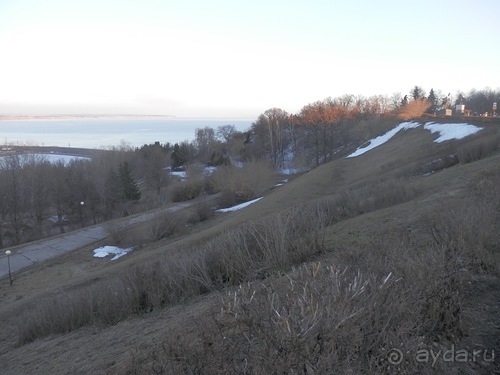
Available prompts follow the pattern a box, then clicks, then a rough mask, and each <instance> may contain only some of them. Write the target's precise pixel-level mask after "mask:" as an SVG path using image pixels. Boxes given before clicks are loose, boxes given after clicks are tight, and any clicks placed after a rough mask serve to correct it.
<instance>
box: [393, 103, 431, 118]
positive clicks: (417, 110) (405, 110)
mask: <svg viewBox="0 0 500 375" xmlns="http://www.w3.org/2000/svg"><path fill="white" fill-rule="evenodd" d="M431 105H432V104H431V102H430V101H429V100H427V99H425V98H423V99H416V100H412V101H410V102H409V103H408V104H406V105H404V106H402V107H401V108H400V109H399V111H398V117H399V118H400V119H402V120H411V119H416V118H420V117H422V115H423V114H424V113H425V111H427V110H428V109H429V108H430V107H431Z"/></svg>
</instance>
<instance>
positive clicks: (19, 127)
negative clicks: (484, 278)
mask: <svg viewBox="0 0 500 375" xmlns="http://www.w3.org/2000/svg"><path fill="white" fill-rule="evenodd" d="M252 122H253V120H241V119H238V120H230V119H229V120H228V119H224V120H220V119H215V120H212V119H206V120H205V119H170V118H161V119H158V118H157V119H151V118H133V119H130V118H112V119H110V118H94V119H88V118H82V119H55V120H53V119H50V120H38V119H37V120H12V121H11V120H3V121H0V144H5V145H9V144H10V145H26V144H28V145H36V146H59V147H80V148H109V147H111V146H119V145H120V144H121V143H123V142H125V143H127V144H129V145H131V146H133V147H140V146H142V145H144V144H151V143H154V142H157V141H158V142H160V143H162V144H163V143H167V142H170V143H176V142H182V141H186V140H187V141H192V140H193V139H194V138H195V130H196V129H197V128H204V127H207V126H208V127H211V128H213V129H215V130H216V129H217V128H218V127H219V126H222V125H234V126H235V127H236V129H237V130H239V131H246V130H249V129H250V126H251V124H252Z"/></svg>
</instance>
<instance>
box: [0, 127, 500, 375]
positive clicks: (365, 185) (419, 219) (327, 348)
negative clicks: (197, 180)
mask: <svg viewBox="0 0 500 375" xmlns="http://www.w3.org/2000/svg"><path fill="white" fill-rule="evenodd" d="M417 135H419V134H417V133H416V132H415V136H417ZM402 143H403V145H399V144H398V145H397V147H396V144H395V143H394V144H393V145H387V147H386V148H385V149H384V150H381V151H378V152H374V153H373V154H372V155H370V159H369V161H370V165H369V166H366V165H365V166H363V165H364V164H366V160H367V159H365V160H364V161H363V160H362V159H359V160H339V161H338V162H336V163H335V164H332V165H325V166H323V167H320V168H318V169H317V170H315V171H313V173H308V174H306V175H304V177H303V178H302V179H300V180H297V181H296V182H293V181H292V182H291V183H289V184H290V186H289V187H288V186H287V187H286V189H283V190H280V189H281V188H280V189H276V190H275V191H273V192H272V193H271V194H270V195H269V196H268V197H271V198H272V199H271V200H270V199H267V197H266V199H263V200H262V202H264V203H261V204H260V205H259V203H260V202H261V201H259V202H258V203H256V204H255V205H253V206H250V207H249V208H248V209H247V210H245V212H241V213H234V214H230V215H231V216H228V217H229V218H230V222H231V226H228V224H224V222H223V221H222V220H223V219H222V216H217V217H216V218H215V219H213V220H214V223H215V224H208V225H207V228H209V229H210V231H209V232H210V233H211V235H210V238H208V237H207V235H206V234H205V237H202V233H199V234H198V233H196V234H195V235H193V236H192V238H193V241H194V239H195V238H196V239H197V244H196V246H195V245H193V244H192V243H191V244H190V243H189V241H185V242H182V243H183V244H185V245H184V247H182V248H180V247H178V246H177V247H176V248H177V251H176V252H175V255H174V254H172V253H170V252H167V250H166V249H167V247H166V246H165V250H164V251H163V252H162V254H163V256H156V259H155V260H154V261H151V260H149V261H147V262H141V263H140V264H137V265H136V266H133V265H132V263H133V262H134V259H142V258H139V257H138V258H131V260H130V261H129V260H124V261H123V262H122V265H126V264H128V266H127V267H125V266H123V267H121V270H120V271H119V272H118V271H116V270H117V269H118V266H119V265H120V264H117V265H116V266H114V265H113V266H111V265H110V266H107V268H103V271H102V272H101V273H100V275H101V276H102V275H104V273H107V272H110V273H111V271H112V270H114V271H112V273H111V274H110V275H109V277H106V278H105V279H102V280H100V281H92V282H88V283H87V285H86V286H85V285H81V286H78V285H75V287H73V288H72V289H71V290H63V289H58V291H57V295H56V296H53V297H47V296H46V294H43V295H41V297H40V298H37V299H36V301H35V302H36V303H33V304H32V305H27V304H26V305H25V307H24V308H22V306H23V305H22V301H16V302H13V303H15V304H17V306H18V310H17V311H24V313H23V314H19V315H18V316H16V320H17V323H18V325H19V333H20V336H19V341H21V342H23V341H25V342H27V341H32V340H35V341H34V342H31V343H30V344H28V345H23V346H20V347H18V348H15V349H14V348H10V347H9V348H7V347H6V346H3V347H4V351H3V352H2V353H3V354H0V356H1V359H2V362H3V363H4V364H0V372H2V371H3V370H4V369H5V371H4V372H5V373H7V374H10V373H23V372H25V373H29V372H36V371H37V370H35V368H38V369H40V368H43V369H47V371H49V369H58V370H59V371H57V370H54V371H52V373H58V372H64V371H69V370H68V368H70V367H68V366H65V365H64V364H63V363H62V359H61V360H55V361H50V363H47V361H45V362H44V360H43V358H42V355H43V357H44V358H45V357H47V356H50V357H51V358H69V356H70V357H71V358H73V357H78V355H76V354H75V353H76V351H78V352H79V353H80V352H81V353H82V355H81V356H80V357H81V358H79V360H80V362H79V363H81V365H82V367H79V368H78V370H79V371H80V372H82V373H91V372H93V373H96V372H97V373H99V372H102V373H129V374H144V373H146V374H148V373H151V374H153V373H167V374H168V373H194V374H196V373H199V374H201V373H273V372H276V373H309V374H311V373H316V374H319V373H353V374H354V373H359V374H372V373H375V374H377V373H380V374H387V373H421V374H430V373H436V372H439V373H450V374H451V373H457V372H458V370H460V371H462V372H464V371H465V373H471V374H480V373H481V371H482V370H484V371H483V373H494V371H493V370H494V369H492V368H491V367H481V368H479V370H478V369H476V368H474V367H461V368H459V369H458V370H457V369H456V368H449V367H447V365H446V363H443V362H439V363H438V364H437V365H436V366H437V367H431V366H430V365H428V364H422V363H417V362H416V361H415V358H414V356H412V355H411V353H415V352H416V350H417V349H418V348H420V347H422V346H423V347H429V345H437V346H438V347H440V348H443V347H446V345H448V344H449V343H456V344H457V345H458V344H459V343H461V342H462V341H461V340H463V337H465V336H467V335H472V333H473V332H474V331H473V329H474V327H473V326H471V325H470V323H467V324H466V322H465V321H464V318H463V313H464V310H465V309H466V302H467V301H466V299H465V298H466V297H465V296H466V294H465V291H466V290H467V289H468V288H470V285H471V282H472V281H474V280H475V279H476V278H477V277H479V276H480V275H482V274H489V275H494V272H495V270H496V263H495V257H496V256H498V235H497V233H498V221H496V220H498V219H497V218H496V216H495V215H497V212H498V189H496V188H495V187H496V186H498V183H499V181H498V178H499V176H498V155H493V156H492V157H490V158H485V159H481V160H480V161H476V162H472V163H467V164H459V165H456V166H455V167H453V168H449V169H447V170H443V171H442V172H440V173H439V174H436V175H433V176H430V177H425V178H421V179H418V178H411V179H406V178H393V176H394V174H396V173H398V172H400V171H401V168H403V167H404V165H401V166H400V167H398V169H397V170H396V169H394V170H391V169H389V168H388V169H386V170H384V171H383V173H382V174H381V172H380V171H381V169H380V167H381V166H382V165H384V163H386V162H387V160H388V157H387V155H384V154H385V153H388V154H390V155H391V157H393V156H394V155H395V151H397V149H398V147H400V148H402V149H404V150H405V151H408V150H410V148H409V147H408V144H409V143H404V141H402ZM414 145H416V146H415V149H414V150H413V148H412V149H411V150H413V151H414V152H415V154H414V155H412V156H413V157H415V155H417V156H419V157H420V155H421V154H420V153H419V151H418V152H417V150H418V147H420V146H419V145H420V144H419V143H414ZM411 150H410V151H411ZM410 151H408V152H410ZM413 151H411V152H413ZM423 154H424V151H422V155H423ZM409 158H410V159H411V157H409ZM481 169H489V170H490V171H491V172H489V173H479V171H480V170H481ZM308 187H310V189H309V190H306V189H307V188H308ZM321 192H323V195H324V194H332V193H333V195H332V197H331V199H330V198H325V199H324V200H322V201H320V202H319V203H318V202H316V203H314V204H311V205H306V206H299V207H295V208H291V209H288V210H285V211H283V210H282V209H283V207H287V206H291V205H292V204H291V202H294V203H298V202H301V201H303V200H306V199H313V198H318V197H319V196H321V195H322V194H321ZM405 202H406V203H405ZM438 202H439V203H438ZM304 207H306V208H304ZM278 209H279V211H280V212H275V214H274V216H266V217H262V216H263V215H264V213H267V212H269V211H278ZM252 215H253V216H252ZM249 217H253V218H254V220H253V221H248V218H249ZM209 222H210V220H209ZM218 223H219V224H218ZM238 223H240V224H244V225H242V226H238V225H236V224H238ZM327 225H329V226H327ZM221 233H222V234H221ZM190 238H191V237H190ZM148 251H151V252H152V253H153V250H148ZM495 252H496V253H495ZM142 254H145V252H144V253H142ZM142 254H137V255H138V256H139V255H140V256H141V257H142V256H143V255H142ZM155 254H158V252H156V253H155ZM134 256H135V255H134ZM144 259H146V256H145V255H144ZM304 261H310V263H305V264H302V262H304ZM127 262H129V263H127ZM112 267H114V268H112ZM102 277H104V276H102ZM492 277H493V276H492ZM61 280H62V279H61ZM26 282H27V281H26ZM26 285H28V283H27V284H26ZM47 285H49V284H47ZM16 287H17V286H16ZM16 290H19V289H16ZM254 292H255V293H254ZM469 292H470V291H469ZM17 293H21V292H19V291H18V292H17ZM200 294H203V295H204V296H205V297H204V298H206V301H211V302H210V303H213V305H215V306H217V307H216V308H214V309H211V310H210V311H208V310H207V308H206V306H207V304H208V302H207V303H205V300H204V299H200V298H199V297H197V296H199V295H200ZM9 298H10V299H11V300H12V301H14V298H15V296H14V295H9ZM214 300H217V302H214ZM44 301H45V302H44ZM174 305H175V306H174ZM172 306H173V307H172ZM180 306H184V307H183V310H182V313H179V311H180V310H178V309H179V308H180ZM200 306H202V307H200ZM151 311H152V312H151ZM169 311H172V313H171V314H176V318H175V320H172V321H170V320H168V319H166V320H163V319H160V316H161V317H164V316H165V315H168V314H169ZM187 315H189V317H188V316H187ZM134 317H135V318H134ZM157 317H158V318H157ZM12 319H13V318H12V316H11V317H9V320H8V321H9V322H10V323H12ZM117 322H118V323H117ZM110 324H113V326H110ZM474 324H482V323H481V322H480V321H478V320H477V319H476V321H475V322H474ZM485 324H486V323H485ZM488 324H489V323H488ZM85 326H86V327H88V328H84V329H80V330H78V329H77V328H78V327H85ZM68 331H72V333H71V334H64V335H57V334H55V333H56V332H68ZM89 332H90V333H89ZM86 333H88V334H87V335H86ZM491 334H494V333H491ZM46 335H49V336H46ZM44 336H45V338H41V337H44ZM111 338H113V339H112V340H113V341H112V342H113V343H115V342H116V345H118V346H119V347H120V348H121V349H120V350H119V353H118V351H116V350H115V351H114V357H113V355H111V354H110V353H111V351H112V350H111V348H110V349H109V350H106V351H103V352H100V353H99V356H98V358H96V356H94V357H92V355H91V353H94V352H95V351H96V349H95V347H96V345H99V344H102V345H109V342H110V340H111ZM115 340H116V341H115ZM104 343H106V344H104ZM131 343H134V344H131ZM481 343H482V341H475V342H474V345H481ZM65 347H68V348H69V347H71V348H75V353H73V354H72V353H70V352H68V351H67V350H66V351H65V350H63V349H61V348H65ZM123 348H128V349H126V350H125V351H124V350H123ZM391 348H398V349H400V350H401V351H402V352H403V353H405V362H403V363H402V364H401V365H400V366H391V365H390V363H388V356H389V354H390V350H391ZM37 353H43V354H37ZM101 354H102V358H100V356H101ZM85 357H86V358H85ZM13 358H14V359H23V360H20V361H19V360H18V361H16V360H14V359H13ZM24 358H25V359H26V360H25V359H24ZM89 358H94V362H95V363H91V361H90V360H89ZM35 363H38V364H40V363H41V365H38V364H37V365H36V366H35ZM2 366H4V367H2ZM37 366H38V367H37ZM464 366H465V365H464ZM75 368H76V367H75ZM490 370H491V371H490ZM485 371H486V372H485Z"/></svg>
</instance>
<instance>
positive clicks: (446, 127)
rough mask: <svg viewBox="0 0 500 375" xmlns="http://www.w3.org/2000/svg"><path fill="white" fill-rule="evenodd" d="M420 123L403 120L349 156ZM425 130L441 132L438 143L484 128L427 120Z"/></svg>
mask: <svg viewBox="0 0 500 375" xmlns="http://www.w3.org/2000/svg"><path fill="white" fill-rule="evenodd" d="M419 126H420V124H419V123H418V122H402V123H401V124H399V125H398V126H396V127H395V128H394V129H391V130H389V131H388V132H387V133H385V134H382V135H381V136H378V137H376V138H374V139H372V140H370V141H368V142H367V145H363V146H361V147H358V149H357V150H356V151H354V152H353V153H352V154H349V155H348V156H346V157H348V158H353V157H356V156H359V155H362V154H364V153H365V152H367V151H370V150H372V149H374V148H375V147H378V146H380V145H382V144H384V143H386V142H387V141H388V140H390V139H391V138H392V137H394V136H395V135H396V134H397V133H398V132H400V131H401V130H406V129H414V128H418V127H419ZM424 129H425V130H429V131H430V132H431V133H439V137H438V138H437V139H435V140H434V142H436V143H441V142H444V141H449V140H452V139H462V138H465V137H467V136H469V135H472V134H475V133H477V132H478V131H480V130H482V128H480V127H477V126H474V125H471V124H466V123H450V124H438V123H435V122H427V123H426V124H425V125H424Z"/></svg>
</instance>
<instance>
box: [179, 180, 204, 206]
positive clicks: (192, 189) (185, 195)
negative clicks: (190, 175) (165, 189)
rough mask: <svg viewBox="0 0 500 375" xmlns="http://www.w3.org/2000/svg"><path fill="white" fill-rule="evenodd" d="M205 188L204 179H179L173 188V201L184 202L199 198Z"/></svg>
mask: <svg viewBox="0 0 500 375" xmlns="http://www.w3.org/2000/svg"><path fill="white" fill-rule="evenodd" d="M202 189H203V181H202V180H196V179H195V180H190V179H188V180H185V181H179V182H178V183H177V184H176V185H175V186H174V187H173V188H172V190H171V199H172V202H184V201H189V200H192V199H195V198H197V197H198V196H199V195H200V194H201V191H202Z"/></svg>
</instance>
